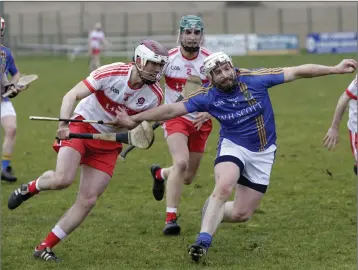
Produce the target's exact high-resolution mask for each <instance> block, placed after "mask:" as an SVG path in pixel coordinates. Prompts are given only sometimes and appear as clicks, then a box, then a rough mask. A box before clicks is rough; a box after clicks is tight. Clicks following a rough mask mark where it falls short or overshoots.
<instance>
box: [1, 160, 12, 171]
mask: <svg viewBox="0 0 358 270" xmlns="http://www.w3.org/2000/svg"><path fill="white" fill-rule="evenodd" d="M9 166H10V160H8V159H3V160H2V161H1V168H2V169H3V170H5V169H6V168H7V167H9Z"/></svg>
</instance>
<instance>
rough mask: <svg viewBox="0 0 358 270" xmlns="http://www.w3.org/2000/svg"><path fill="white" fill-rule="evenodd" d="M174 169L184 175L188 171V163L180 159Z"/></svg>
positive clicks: (175, 162)
mask: <svg viewBox="0 0 358 270" xmlns="http://www.w3.org/2000/svg"><path fill="white" fill-rule="evenodd" d="M174 167H176V169H177V170H178V171H179V172H181V173H184V172H185V171H186V170H187V169H188V161H187V160H185V159H179V160H176V161H174Z"/></svg>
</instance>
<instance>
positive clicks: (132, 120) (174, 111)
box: [115, 102, 188, 129]
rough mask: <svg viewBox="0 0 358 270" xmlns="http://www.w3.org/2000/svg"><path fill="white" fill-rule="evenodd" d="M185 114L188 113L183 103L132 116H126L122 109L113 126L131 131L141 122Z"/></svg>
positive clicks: (162, 106) (167, 105)
mask: <svg viewBox="0 0 358 270" xmlns="http://www.w3.org/2000/svg"><path fill="white" fill-rule="evenodd" d="M187 113H188V111H187V109H186V108H185V106H184V103H183V102H179V103H173V104H164V105H160V106H158V107H156V108H153V109H149V110H147V111H144V112H141V113H139V114H136V115H132V116H128V114H127V112H126V111H125V110H124V109H123V108H120V109H119V110H118V111H117V116H116V119H115V124H116V125H118V126H121V127H126V128H128V129H133V128H135V127H136V126H137V125H138V124H140V123H141V122H143V121H163V120H168V119H172V118H175V117H177V116H182V115H185V114H187Z"/></svg>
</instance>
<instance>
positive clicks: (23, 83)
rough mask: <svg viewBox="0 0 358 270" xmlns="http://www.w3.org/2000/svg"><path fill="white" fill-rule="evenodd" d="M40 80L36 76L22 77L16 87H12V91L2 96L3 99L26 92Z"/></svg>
mask: <svg viewBox="0 0 358 270" xmlns="http://www.w3.org/2000/svg"><path fill="white" fill-rule="evenodd" d="M38 78H39V77H38V76H37V75H36V74H32V75H26V76H23V77H21V78H20V79H19V81H18V82H17V84H16V86H14V87H11V88H10V90H8V91H7V92H6V93H5V94H3V95H2V98H6V97H9V96H11V95H13V94H16V93H20V92H23V91H25V90H26V89H27V88H28V86H29V85H30V84H31V83H33V82H34V81H36V80H37V79H38Z"/></svg>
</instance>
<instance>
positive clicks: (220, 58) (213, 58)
mask: <svg viewBox="0 0 358 270" xmlns="http://www.w3.org/2000/svg"><path fill="white" fill-rule="evenodd" d="M225 63H230V65H231V67H232V68H233V67H234V65H233V63H232V60H231V58H230V56H228V55H227V54H226V53H224V52H216V53H213V54H210V55H209V56H208V57H206V58H205V59H204V72H205V74H206V76H207V77H209V76H211V71H212V70H213V69H215V68H216V67H218V66H220V65H223V64H225Z"/></svg>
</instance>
